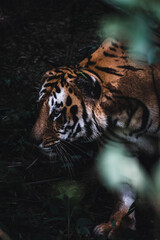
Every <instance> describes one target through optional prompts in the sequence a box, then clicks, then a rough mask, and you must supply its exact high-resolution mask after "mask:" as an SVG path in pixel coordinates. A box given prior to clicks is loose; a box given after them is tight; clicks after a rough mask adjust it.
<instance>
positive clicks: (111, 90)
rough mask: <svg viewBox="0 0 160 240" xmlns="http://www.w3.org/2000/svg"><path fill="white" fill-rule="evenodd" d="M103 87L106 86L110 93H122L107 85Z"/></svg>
mask: <svg viewBox="0 0 160 240" xmlns="http://www.w3.org/2000/svg"><path fill="white" fill-rule="evenodd" d="M104 87H105V88H107V89H108V90H109V91H110V92H111V93H118V94H122V92H121V91H120V90H117V89H111V88H110V87H109V86H104Z"/></svg>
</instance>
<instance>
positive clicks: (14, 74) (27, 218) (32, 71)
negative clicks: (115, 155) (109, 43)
mask: <svg viewBox="0 0 160 240" xmlns="http://www.w3.org/2000/svg"><path fill="white" fill-rule="evenodd" d="M64 6H65V7H64ZM73 11H74V14H72V13H73ZM110 11H111V10H110V9H109V10H107V9H106V8H105V7H104V6H103V5H102V4H101V3H99V2H98V1H90V2H88V3H86V2H85V1H82V3H81V4H80V5H78V6H72V4H64V3H63V1H62V2H61V1H59V3H58V1H57V2H56V4H55V5H52V4H51V5H49V6H47V7H46V6H41V5H39V6H36V7H32V8H22V9H17V11H13V10H12V9H7V10H6V9H5V8H4V9H3V8H2V11H1V16H0V34H1V45H0V65H1V72H0V90H1V94H0V122H1V123H0V124H1V125H0V142H1V144H0V147H1V151H0V228H1V229H2V230H3V231H5V232H6V233H7V234H8V235H9V236H10V238H11V239H12V240H14V239H15V240H21V239H23V240H41V239H42V240H63V239H64V240H66V239H70V240H80V239H83V240H93V239H96V237H95V236H94V235H93V228H94V227H95V226H96V224H98V223H101V222H104V221H107V219H109V215H110V214H111V211H112V206H113V199H112V197H111V195H110V194H109V193H108V191H107V190H106V189H104V188H103V187H102V186H101V184H100V183H99V182H98V181H97V180H96V179H94V177H93V175H94V174H93V172H92V173H91V174H89V173H88V169H91V168H92V165H93V162H94V160H93V152H92V148H93V146H90V145H89V146H83V149H81V150H80V149H79V151H80V152H81V153H79V151H78V150H77V148H73V149H71V150H70V151H71V154H72V152H73V151H74V153H75V154H74V155H75V156H74V158H73V160H72V161H73V164H72V165H73V166H72V165H71V164H70V163H64V162H62V161H59V158H58V157H57V158H55V159H48V158H46V157H45V156H42V155H41V154H40V153H39V151H38V150H37V149H36V148H34V147H33V145H32V143H31V142H30V132H31V129H32V126H33V124H34V121H35V119H36V116H37V110H36V99H37V97H38V90H39V87H40V80H41V77H42V75H43V74H44V73H45V72H46V71H47V70H48V69H51V68H52V67H53V66H60V65H70V64H75V63H78V62H80V61H81V60H82V59H83V58H84V57H85V56H87V55H88V53H89V52H90V51H93V50H94V49H96V47H97V46H98V45H99V44H100V42H101V39H100V38H99V37H98V35H97V32H98V30H99V26H100V21H101V19H102V17H103V16H105V14H106V12H109V13H110ZM79 155H81V156H79ZM76 159H77V160H76ZM82 159H83V160H82ZM68 169H69V170H68ZM77 173H79V174H77ZM137 208H138V209H137V213H136V216H137V231H136V233H130V234H129V235H128V236H127V237H126V238H125V239H130V240H131V239H141V240H144V239H145V240H152V239H153V240H156V237H155V226H154V216H153V211H152V208H151V206H150V205H148V203H147V202H146V203H144V202H143V203H141V204H139V206H138V207H137ZM123 239H124V238H123ZM2 240H7V238H6V239H5V238H4V239H2Z"/></svg>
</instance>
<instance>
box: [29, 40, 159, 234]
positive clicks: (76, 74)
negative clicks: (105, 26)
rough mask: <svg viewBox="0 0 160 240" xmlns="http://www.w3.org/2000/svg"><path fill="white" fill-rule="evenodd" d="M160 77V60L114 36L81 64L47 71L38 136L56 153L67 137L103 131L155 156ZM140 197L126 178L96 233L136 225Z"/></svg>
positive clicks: (47, 149) (44, 147) (41, 143)
mask: <svg viewBox="0 0 160 240" xmlns="http://www.w3.org/2000/svg"><path fill="white" fill-rule="evenodd" d="M159 79H160V63H156V64H151V65H149V64H148V63H147V62H146V60H145V58H143V57H142V58H138V56H137V55H136V54H135V55H134V54H133V55H130V54H128V51H127V49H126V46H125V45H124V44H123V43H122V42H120V41H118V40H115V39H112V38H108V39H106V40H105V41H104V42H103V43H102V44H101V45H100V46H99V48H97V50H95V52H93V53H92V54H90V55H89V56H87V57H86V58H84V60H82V61H81V62H80V63H79V64H75V65H72V66H61V67H54V68H53V69H51V70H49V71H47V72H46V73H45V74H44V76H43V77H42V87H41V89H40V92H39V98H38V102H39V104H40V105H41V106H40V111H39V116H38V118H37V120H36V123H35V125H34V126H33V129H32V137H33V138H34V139H35V140H36V142H37V144H38V145H39V148H40V149H41V150H42V151H43V152H44V153H45V154H48V155H50V156H51V155H52V154H54V152H55V146H57V145H58V144H61V143H62V142H65V141H66V142H70V143H71V142H72V143H74V141H82V142H83V141H92V140H95V139H98V138H100V137H101V136H105V137H106V138H108V139H109V140H113V141H114V139H120V140H121V141H124V142H126V144H128V146H129V148H130V149H131V152H132V149H136V150H135V151H136V152H145V153H146V154H147V155H154V153H155V151H156V144H155V141H153V138H152V136H156V137H158V136H159V133H160V81H159ZM135 199H136V194H135V191H134V189H133V188H132V186H130V185H129V184H128V183H124V184H123V186H122V188H121V189H119V191H118V197H117V202H116V205H115V209H114V211H113V213H112V214H111V217H110V219H109V221H108V222H107V223H102V224H99V225H98V226H96V227H95V229H94V230H95V233H96V234H97V235H98V236H105V235H106V234H107V235H108V236H110V237H111V236H115V235H116V234H117V233H118V232H119V230H120V229H127V228H130V229H133V230H134V229H135V228H136V219H135V214H134V211H133V212H132V213H131V214H128V215H127V213H128V211H129V209H130V207H131V205H132V204H133V203H134V201H135ZM125 216H127V217H125ZM113 222H115V224H113ZM114 225H115V226H114Z"/></svg>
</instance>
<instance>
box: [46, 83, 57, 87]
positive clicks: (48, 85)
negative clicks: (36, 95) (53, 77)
mask: <svg viewBox="0 0 160 240" xmlns="http://www.w3.org/2000/svg"><path fill="white" fill-rule="evenodd" d="M55 85H57V83H56V84H55V83H46V84H45V85H44V87H54V86H55Z"/></svg>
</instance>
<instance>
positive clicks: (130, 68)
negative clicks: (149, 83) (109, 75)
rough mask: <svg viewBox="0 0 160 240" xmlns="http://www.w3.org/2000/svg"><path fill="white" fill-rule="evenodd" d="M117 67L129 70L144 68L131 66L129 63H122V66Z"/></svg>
mask: <svg viewBox="0 0 160 240" xmlns="http://www.w3.org/2000/svg"><path fill="white" fill-rule="evenodd" d="M117 67H119V68H123V69H127V70H131V71H134V72H136V71H139V70H144V69H143V68H135V67H133V66H130V65H123V66H117Z"/></svg>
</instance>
